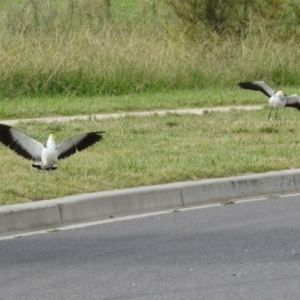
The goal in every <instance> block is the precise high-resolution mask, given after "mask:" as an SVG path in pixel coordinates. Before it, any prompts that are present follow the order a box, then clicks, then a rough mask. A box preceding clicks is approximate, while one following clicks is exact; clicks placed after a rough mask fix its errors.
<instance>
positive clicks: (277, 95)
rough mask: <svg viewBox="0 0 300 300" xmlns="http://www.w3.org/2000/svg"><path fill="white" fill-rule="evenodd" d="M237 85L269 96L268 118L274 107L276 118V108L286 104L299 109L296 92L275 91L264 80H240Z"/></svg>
mask: <svg viewBox="0 0 300 300" xmlns="http://www.w3.org/2000/svg"><path fill="white" fill-rule="evenodd" d="M238 85H239V86H240V87H241V88H243V89H246V90H253V91H260V92H262V93H264V94H265V95H266V96H268V97H269V104H270V106H271V110H270V113H269V119H270V118H271V113H272V110H273V108H276V115H275V119H277V115H278V108H282V107H285V106H287V107H294V108H297V109H298V110H300V97H299V96H298V95H297V94H293V95H289V96H288V95H285V94H284V93H283V91H282V90H278V91H277V92H276V91H274V90H273V89H272V88H271V87H270V86H269V85H268V84H266V83H265V82H264V81H248V82H240V83H238Z"/></svg>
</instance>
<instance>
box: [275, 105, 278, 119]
mask: <svg viewBox="0 0 300 300" xmlns="http://www.w3.org/2000/svg"><path fill="white" fill-rule="evenodd" d="M277 115H278V108H277V109H276V116H275V120H276V119H277Z"/></svg>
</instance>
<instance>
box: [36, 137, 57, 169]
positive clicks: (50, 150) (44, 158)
mask: <svg viewBox="0 0 300 300" xmlns="http://www.w3.org/2000/svg"><path fill="white" fill-rule="evenodd" d="M57 160H58V159H57V150H56V144H55V140H54V135H53V134H50V136H49V138H48V140H47V143H46V145H45V146H44V147H43V150H42V154H41V161H40V162H35V163H34V166H40V168H41V169H50V168H51V169H54V168H56V166H55V163H56V162H57Z"/></svg>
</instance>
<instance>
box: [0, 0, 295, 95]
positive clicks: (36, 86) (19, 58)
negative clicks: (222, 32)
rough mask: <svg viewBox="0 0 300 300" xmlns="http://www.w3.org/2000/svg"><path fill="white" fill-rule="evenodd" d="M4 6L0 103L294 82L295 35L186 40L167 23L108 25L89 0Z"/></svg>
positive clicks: (260, 32) (261, 32) (262, 32)
mask: <svg viewBox="0 0 300 300" xmlns="http://www.w3.org/2000/svg"><path fill="white" fill-rule="evenodd" d="M103 1H104V0H103ZM7 3H8V4H9V3H10V5H6V6H3V7H2V10H3V14H2V18H0V29H1V35H0V95H1V96H2V97H15V96H18V95H24V94H26V95H31V96H37V95H43V94H45V95H54V94H57V93H62V94H78V95H95V94H124V93H135V92H141V91H158V90H167V89H192V88H203V87H211V86H215V85H219V86H225V85H226V86H234V85H236V82H238V81H240V80H244V79H245V80H246V79H247V80H248V79H264V80H267V81H270V82H271V83H276V84H281V85H283V84H284V85H296V84H298V78H299V75H300V60H299V57H300V56H299V55H300V48H299V34H298V32H294V33H293V34H292V35H287V36H286V38H285V39H284V40H283V39H282V38H281V39H278V38H277V35H276V30H275V32H274V31H272V30H266V28H265V27H264V25H263V24H257V23H256V24H255V30H256V32H255V34H249V35H248V36H247V37H246V38H245V39H243V40H239V39H236V38H234V37H226V38H221V37H219V36H216V35H214V34H213V33H210V32H207V31H205V30H203V32H201V34H198V35H197V39H196V40H195V39H194V40H191V39H189V38H188V35H187V34H186V32H185V31H184V30H182V28H180V27H178V25H176V24H175V23H171V22H169V23H168V25H164V26H163V25H162V23H161V22H157V23H156V24H155V25H153V22H152V23H150V24H149V23H147V22H146V23H144V22H142V23H136V24H135V25H134V26H133V25H132V24H130V25H128V24H126V22H123V23H122V22H111V21H109V17H110V16H107V15H104V16H102V17H101V14H100V11H101V7H100V6H99V7H98V6H96V7H94V6H92V4H93V5H95V3H96V2H95V1H91V0H77V1H75V0H70V1H65V2H63V3H64V6H63V7H61V10H60V11H58V10H57V8H55V6H53V7H50V6H49V3H52V5H53V3H54V2H53V1H52V2H47V1H41V0H28V1H24V2H22V3H23V4H22V5H17V2H13V1H8V2H7ZM57 3H60V2H58V1H57ZM99 3H100V2H99ZM61 5H62V4H61ZM97 12H99V13H97Z"/></svg>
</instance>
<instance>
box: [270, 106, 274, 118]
mask: <svg viewBox="0 0 300 300" xmlns="http://www.w3.org/2000/svg"><path fill="white" fill-rule="evenodd" d="M272 110H273V106H272V107H271V109H270V113H269V120H270V119H271V113H272Z"/></svg>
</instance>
